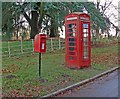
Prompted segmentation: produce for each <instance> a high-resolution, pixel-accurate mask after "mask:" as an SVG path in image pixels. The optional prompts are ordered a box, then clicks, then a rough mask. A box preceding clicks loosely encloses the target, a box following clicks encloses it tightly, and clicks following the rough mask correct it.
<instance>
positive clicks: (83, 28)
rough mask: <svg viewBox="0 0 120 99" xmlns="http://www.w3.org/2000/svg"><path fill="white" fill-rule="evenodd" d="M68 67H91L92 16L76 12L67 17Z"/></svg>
mask: <svg viewBox="0 0 120 99" xmlns="http://www.w3.org/2000/svg"><path fill="white" fill-rule="evenodd" d="M65 35H66V38H65V39H66V56H65V57H66V66H67V67H69V68H77V69H79V68H81V67H89V66H90V63H91V61H90V60H91V58H90V56H91V42H90V16H89V15H88V14H85V13H80V12H75V13H71V14H69V15H67V16H66V17H65Z"/></svg>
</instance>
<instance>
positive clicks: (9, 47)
mask: <svg viewBox="0 0 120 99" xmlns="http://www.w3.org/2000/svg"><path fill="white" fill-rule="evenodd" d="M8 54H9V57H10V43H9V41H8Z"/></svg>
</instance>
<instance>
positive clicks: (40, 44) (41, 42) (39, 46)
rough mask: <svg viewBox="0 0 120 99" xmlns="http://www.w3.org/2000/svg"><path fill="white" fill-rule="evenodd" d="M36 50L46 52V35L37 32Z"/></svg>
mask: <svg viewBox="0 0 120 99" xmlns="http://www.w3.org/2000/svg"><path fill="white" fill-rule="evenodd" d="M34 51H35V52H38V53H45V52H46V35H45V34H37V35H36V36H35V40H34Z"/></svg>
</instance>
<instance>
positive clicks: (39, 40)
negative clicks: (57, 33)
mask: <svg viewBox="0 0 120 99" xmlns="http://www.w3.org/2000/svg"><path fill="white" fill-rule="evenodd" d="M34 52H37V53H39V75H38V76H39V79H40V77H41V61H42V60H41V53H45V52H46V35H45V34H37V35H36V36H35V39H34Z"/></svg>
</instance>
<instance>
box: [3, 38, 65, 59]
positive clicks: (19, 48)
mask: <svg viewBox="0 0 120 99" xmlns="http://www.w3.org/2000/svg"><path fill="white" fill-rule="evenodd" d="M64 48H65V40H64V39H61V38H49V39H47V52H51V51H55V50H60V49H64ZM26 53H34V40H33V39H31V40H29V41H22V40H21V41H5V42H2V56H3V57H11V56H17V55H21V54H26Z"/></svg>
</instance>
